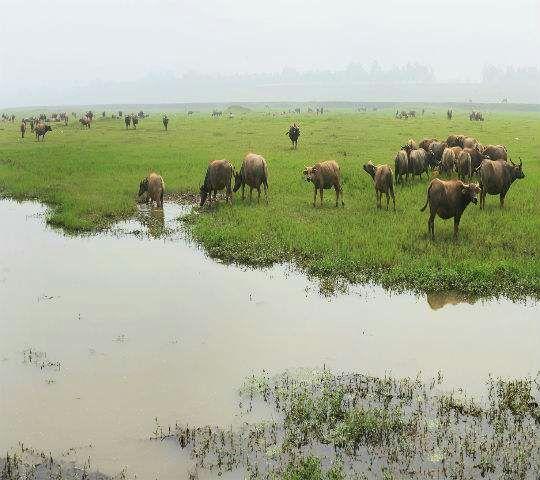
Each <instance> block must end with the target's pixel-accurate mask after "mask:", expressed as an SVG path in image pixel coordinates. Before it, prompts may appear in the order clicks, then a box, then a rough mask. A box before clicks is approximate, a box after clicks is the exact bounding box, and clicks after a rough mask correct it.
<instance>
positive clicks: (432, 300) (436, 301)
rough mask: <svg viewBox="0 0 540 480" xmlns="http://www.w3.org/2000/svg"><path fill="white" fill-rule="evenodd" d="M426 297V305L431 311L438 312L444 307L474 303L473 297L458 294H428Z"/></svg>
mask: <svg viewBox="0 0 540 480" xmlns="http://www.w3.org/2000/svg"><path fill="white" fill-rule="evenodd" d="M426 297H427V298H426V299H427V302H428V305H429V306H430V307H431V309H432V310H439V309H440V308H443V307H445V306H446V305H458V304H460V303H468V304H469V305H473V304H474V303H476V298H475V297H470V296H467V295H463V294H460V293H458V292H430V293H428V294H427V296H426Z"/></svg>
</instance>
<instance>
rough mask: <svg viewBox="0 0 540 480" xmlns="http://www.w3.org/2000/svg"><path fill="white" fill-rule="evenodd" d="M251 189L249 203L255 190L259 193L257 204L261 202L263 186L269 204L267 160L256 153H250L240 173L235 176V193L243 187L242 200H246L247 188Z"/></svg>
mask: <svg viewBox="0 0 540 480" xmlns="http://www.w3.org/2000/svg"><path fill="white" fill-rule="evenodd" d="M246 185H247V186H248V187H249V201H250V202H251V195H252V193H253V189H254V188H255V189H256V190H257V193H258V197H257V202H259V201H260V200H261V185H263V186H264V196H265V198H266V203H268V167H267V165H266V160H265V159H264V158H263V157H262V156H261V155H257V154H255V153H248V154H247V155H246V156H245V158H244V161H243V162H242V166H241V167H240V172H239V173H237V174H236V175H235V176H234V189H233V191H234V192H237V191H238V190H239V189H240V187H242V200H244V189H245V186H246Z"/></svg>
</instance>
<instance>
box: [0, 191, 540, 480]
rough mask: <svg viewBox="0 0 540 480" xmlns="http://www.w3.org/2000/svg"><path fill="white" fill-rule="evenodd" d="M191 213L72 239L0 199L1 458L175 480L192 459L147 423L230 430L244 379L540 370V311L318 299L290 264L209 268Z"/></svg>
mask: <svg viewBox="0 0 540 480" xmlns="http://www.w3.org/2000/svg"><path fill="white" fill-rule="evenodd" d="M187 208H188V207H183V206H180V205H177V204H174V203H169V204H166V205H165V209H164V211H158V210H153V209H149V208H146V207H141V208H140V210H139V213H138V215H137V218H136V219H134V220H132V221H127V222H121V223H119V224H117V225H116V226H115V227H114V228H113V229H111V230H110V231H108V232H106V233H103V234H99V235H90V236H81V237H73V236H67V235H64V234H62V233H61V232H58V231H55V230H52V229H50V228H48V227H46V226H45V223H44V215H45V212H46V208H45V207H43V206H42V205H40V204H37V203H31V202H25V203H16V202H14V201H10V200H2V201H0V218H1V219H2V230H1V231H0V248H1V255H0V329H1V332H2V335H1V336H0V379H1V382H0V412H2V415H1V417H0V448H2V449H3V451H6V450H7V449H9V448H15V447H16V446H17V444H18V442H23V443H24V444H25V445H31V446H33V447H35V448H37V449H42V450H46V451H47V452H49V451H50V452H52V454H53V456H55V455H56V456H62V454H63V453H66V452H69V459H73V460H77V461H79V462H80V463H81V464H82V463H84V462H85V461H86V460H87V459H88V457H90V458H91V460H92V466H93V467H99V468H100V470H102V471H104V472H105V473H109V474H116V473H118V472H119V471H120V470H122V469H124V468H125V469H126V472H127V475H128V477H130V478H132V477H133V475H137V477H138V478H160V479H173V478H178V477H179V476H181V477H182V476H184V472H185V471H186V462H187V460H186V458H185V457H184V456H182V455H180V454H179V451H178V447H177V446H175V445H174V444H171V445H164V444H160V442H152V441H149V440H148V438H149V437H150V435H151V433H152V431H153V429H154V428H155V425H156V423H159V424H161V425H169V424H172V425H174V423H175V422H176V421H180V422H183V423H190V424H216V425H228V424H229V423H230V420H231V418H233V417H234V414H235V412H236V411H237V408H236V407H237V402H238V399H237V397H236V391H237V388H238V387H239V386H240V385H241V383H242V381H243V379H244V378H245V377H246V376H248V375H249V374H250V373H252V372H260V371H261V370H266V371H269V372H275V373H277V372H281V371H282V370H285V369H289V368H291V369H295V368H302V367H307V368H314V367H315V368H322V367H323V366H326V368H330V369H333V370H336V371H357V372H363V373H366V374H371V375H383V374H384V373H385V372H392V374H394V375H397V376H414V375H416V374H417V373H418V372H419V371H421V372H422V373H423V375H425V376H426V377H431V376H436V375H437V372H438V371H441V372H443V374H444V377H445V379H446V385H447V386H449V387H453V386H459V387H464V388H466V389H467V390H468V391H469V392H470V393H473V394H474V393H476V392H482V390H483V388H484V382H485V380H486V379H487V377H488V375H489V374H492V375H494V376H499V375H500V376H512V377H520V376H527V375H530V376H534V375H536V373H537V370H538V368H539V366H540V348H538V347H539V338H540V322H539V321H538V318H540V315H539V313H540V308H539V304H538V303H535V302H533V301H530V302H523V303H518V304H515V303H512V302H510V301H507V300H500V301H477V302H476V303H475V302H472V301H471V300H467V299H463V298H461V297H460V296H459V295H446V296H434V295H430V296H428V297H427V299H426V297H425V296H424V297H417V296H414V295H412V294H407V293H404V294H389V293H388V292H386V291H385V290H384V289H382V288H380V287H377V286H353V287H351V288H350V289H349V290H348V292H347V293H338V294H336V295H335V296H332V297H330V298H327V297H324V296H321V295H320V294H319V287H318V284H317V283H316V282H313V281H312V280H310V279H309V278H308V277H306V276H305V275H304V274H302V273H301V272H298V271H297V270H296V269H294V268H292V267H290V266H287V265H276V266H273V267H271V268H266V269H249V268H243V267H239V266H231V265H224V264H221V263H219V262H216V261H214V260H212V259H210V258H208V257H207V256H206V255H205V253H204V251H202V249H200V248H198V247H197V245H196V244H194V243H193V242H190V241H189V239H188V237H187V235H186V234H185V232H184V230H183V225H182V223H181V222H179V221H177V219H178V217H180V216H182V215H184V214H185V213H187ZM164 233H166V235H163V234H164ZM426 300H427V301H426ZM469 302H471V303H469ZM442 307H444V308H442ZM156 419H157V420H156ZM64 457H65V455H64Z"/></svg>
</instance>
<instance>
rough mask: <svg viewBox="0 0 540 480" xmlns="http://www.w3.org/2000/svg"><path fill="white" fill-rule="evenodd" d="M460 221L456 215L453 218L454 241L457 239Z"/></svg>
mask: <svg viewBox="0 0 540 480" xmlns="http://www.w3.org/2000/svg"><path fill="white" fill-rule="evenodd" d="M460 219H461V217H458V216H457V215H456V216H455V217H454V239H457V237H458V230H459V221H460Z"/></svg>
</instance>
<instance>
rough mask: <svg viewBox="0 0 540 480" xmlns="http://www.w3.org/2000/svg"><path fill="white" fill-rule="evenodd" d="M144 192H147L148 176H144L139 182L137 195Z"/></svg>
mask: <svg viewBox="0 0 540 480" xmlns="http://www.w3.org/2000/svg"><path fill="white" fill-rule="evenodd" d="M145 192H148V178H145V179H144V180H142V181H141V183H139V197H140V196H141V195H142V194H143V193H145Z"/></svg>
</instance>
